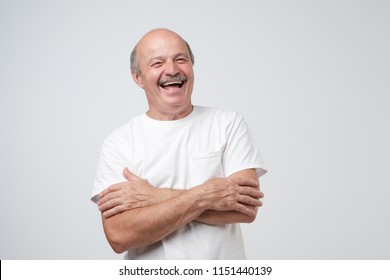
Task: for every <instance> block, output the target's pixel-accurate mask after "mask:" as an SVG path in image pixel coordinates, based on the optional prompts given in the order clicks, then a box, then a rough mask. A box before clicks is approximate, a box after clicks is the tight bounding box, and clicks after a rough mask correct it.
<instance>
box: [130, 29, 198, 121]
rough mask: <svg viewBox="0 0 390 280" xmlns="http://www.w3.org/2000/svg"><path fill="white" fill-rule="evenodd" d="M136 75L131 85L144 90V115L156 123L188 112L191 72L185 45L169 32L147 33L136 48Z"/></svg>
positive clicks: (134, 73) (192, 73)
mask: <svg viewBox="0 0 390 280" xmlns="http://www.w3.org/2000/svg"><path fill="white" fill-rule="evenodd" d="M136 60H137V62H138V67H139V72H136V71H133V72H132V76H133V79H134V81H135V82H136V83H137V84H138V85H139V86H140V87H142V88H143V89H144V90H145V93H146V97H147V99H148V103H149V110H148V112H147V115H148V116H149V117H151V118H153V119H157V120H175V119H180V118H183V117H185V116H187V115H188V114H190V113H191V111H192V104H191V93H192V88H193V83H194V72H193V68H192V61H191V58H190V53H189V50H188V47H187V45H186V43H185V41H184V40H183V39H182V38H181V37H180V36H179V35H177V34H176V33H173V32H171V31H169V30H154V31H151V32H149V33H147V34H146V35H145V36H144V37H143V38H142V39H141V40H140V42H139V43H138V45H137V53H136Z"/></svg>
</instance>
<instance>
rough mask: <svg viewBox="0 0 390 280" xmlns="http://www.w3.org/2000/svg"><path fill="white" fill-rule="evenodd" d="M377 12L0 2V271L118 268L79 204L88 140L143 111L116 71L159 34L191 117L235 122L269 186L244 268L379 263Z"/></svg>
mask: <svg viewBox="0 0 390 280" xmlns="http://www.w3.org/2000/svg"><path fill="white" fill-rule="evenodd" d="M389 14H390V4H389V2H387V1H379V0H378V1H373V0H371V1H368V0H367V1H352V0H351V1H346V0H338V1H303V0H301V1H287V0H286V1H258V0H234V1H228V0H217V1H206V0H204V1H201V0H197V1H173V0H166V1H157V0H156V1H139V0H138V1H130V0H127V1H124V0H123V1H96V0H95V1H92V0H89V1H74V0H72V1H69V0H68V1H49V0H42V1H28V0H12V1H11V0H0V40H1V44H0V132H1V136H0V155H1V156H0V172H1V176H0V186H1V194H0V221H1V231H0V258H1V259H121V258H122V256H120V255H116V254H115V253H113V252H112V251H111V249H110V247H109V245H108V243H107V242H106V240H105V237H104V233H103V230H102V226H101V222H100V214H99V212H98V210H97V209H96V206H95V205H94V204H93V203H92V202H90V201H89V196H90V191H91V187H92V181H93V178H94V175H95V170H96V163H97V157H98V153H99V150H100V145H101V143H102V141H103V138H104V137H105V136H106V135H107V134H108V133H109V132H110V131H111V130H113V129H114V128H116V127H117V126H119V125H121V124H123V123H125V122H126V121H127V120H128V119H130V118H131V117H133V116H135V115H138V114H140V113H143V112H144V111H145V110H146V100H145V97H144V93H143V92H142V91H141V90H140V89H138V88H137V87H136V86H135V84H134V83H133V82H132V80H131V77H130V74H129V55H130V51H131V49H132V48H133V46H134V44H135V43H136V42H137V41H138V39H139V38H140V37H141V36H142V35H143V34H144V33H145V32H147V31H149V30H150V29H153V28H157V27H167V28H170V29H172V30H174V31H176V32H178V33H179V34H181V35H182V36H183V37H184V38H185V39H186V40H187V41H188V42H189V43H190V44H191V47H192V49H193V51H194V53H195V57H196V58H195V60H196V62H195V74H196V82H195V89H194V93H193V100H194V103H195V104H199V105H209V106H217V107H224V108H229V109H234V110H237V111H239V112H240V113H241V114H242V115H243V116H244V117H245V119H246V120H247V122H248V123H249V125H250V127H251V128H252V130H253V132H254V134H255V136H256V138H257V139H258V141H259V145H260V147H261V150H262V153H263V157H264V159H265V161H266V162H267V165H268V168H269V173H268V174H267V175H265V176H264V177H263V179H262V180H261V183H262V189H263V191H264V192H265V193H266V198H265V199H264V206H263V208H262V209H260V213H259V216H258V219H257V220H256V222H255V223H253V224H249V225H244V226H243V231H244V235H245V241H246V244H247V254H248V258H250V259H389V258H390V241H389V236H390V225H389V217H388V216H389V213H390V206H389V205H390V203H389V198H390V190H389V187H390V180H389V175H388V174H389V172H388V169H389V167H390V164H389V156H390V149H389V146H388V145H389V143H390V132H389V124H388V120H389V119H390V112H389V111H390V110H389V105H390V102H389V101H390V97H389V94H390V85H389V83H390V82H389V81H390V75H389V74H390V69H389V67H390V66H389V65H390V55H389V50H390V39H389V38H390V37H389V34H390V17H389Z"/></svg>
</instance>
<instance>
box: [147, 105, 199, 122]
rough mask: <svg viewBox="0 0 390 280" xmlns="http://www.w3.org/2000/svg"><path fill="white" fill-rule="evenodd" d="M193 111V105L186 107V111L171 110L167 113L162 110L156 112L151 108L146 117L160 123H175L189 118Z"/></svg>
mask: <svg viewBox="0 0 390 280" xmlns="http://www.w3.org/2000/svg"><path fill="white" fill-rule="evenodd" d="M192 110H193V106H192V105H191V104H190V105H189V106H187V107H185V108H184V109H180V110H174V109H173V110H172V109H170V110H167V111H162V110H155V109H152V108H149V110H148V111H147V112H146V115H147V116H148V117H149V118H152V119H154V120H158V121H175V120H180V119H183V118H185V117H187V116H188V115H189V114H191V112H192Z"/></svg>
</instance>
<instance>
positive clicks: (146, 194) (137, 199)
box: [97, 168, 159, 218]
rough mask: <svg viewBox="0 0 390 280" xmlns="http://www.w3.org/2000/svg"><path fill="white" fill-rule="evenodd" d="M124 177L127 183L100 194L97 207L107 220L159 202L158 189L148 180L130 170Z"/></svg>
mask: <svg viewBox="0 0 390 280" xmlns="http://www.w3.org/2000/svg"><path fill="white" fill-rule="evenodd" d="M123 177H124V178H125V179H126V180H127V181H125V182H122V183H118V184H115V185H112V186H110V187H108V188H107V189H105V190H104V191H102V192H101V193H100V194H99V197H100V198H99V201H98V202H97V205H98V206H99V210H100V211H101V212H102V214H103V216H104V217H105V218H109V217H111V216H113V215H116V214H119V213H122V212H124V211H127V210H130V209H134V208H139V207H145V206H148V205H151V204H155V203H158V202H159V200H158V197H159V196H158V195H157V192H158V189H157V188H155V187H153V186H152V185H151V184H149V183H148V181H147V180H144V179H142V178H140V177H138V176H136V175H135V174H133V173H131V172H130V170H129V169H128V168H125V169H124V170H123Z"/></svg>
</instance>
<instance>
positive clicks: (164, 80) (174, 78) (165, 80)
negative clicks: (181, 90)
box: [157, 74, 187, 86]
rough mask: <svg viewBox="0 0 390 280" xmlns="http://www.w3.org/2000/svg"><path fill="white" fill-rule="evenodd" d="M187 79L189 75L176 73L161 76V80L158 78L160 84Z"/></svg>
mask: <svg viewBox="0 0 390 280" xmlns="http://www.w3.org/2000/svg"><path fill="white" fill-rule="evenodd" d="M186 81H187V77H186V76H183V75H180V74H178V75H175V76H167V77H165V78H161V79H160V80H158V82H157V84H158V85H159V86H161V85H162V84H165V83H171V82H186Z"/></svg>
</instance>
